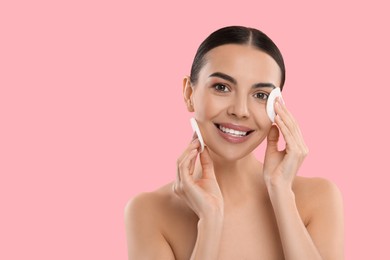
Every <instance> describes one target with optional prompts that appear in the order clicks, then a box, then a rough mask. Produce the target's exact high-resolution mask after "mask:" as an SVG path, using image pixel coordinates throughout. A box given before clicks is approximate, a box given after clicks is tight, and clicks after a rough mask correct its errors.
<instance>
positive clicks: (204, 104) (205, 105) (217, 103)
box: [194, 92, 228, 119]
mask: <svg viewBox="0 0 390 260" xmlns="http://www.w3.org/2000/svg"><path fill="white" fill-rule="evenodd" d="M227 104H228V100H227V99H226V98H221V97H216V96H213V95H211V94H209V93H204V92H198V93H196V94H195V95H194V109H195V114H196V117H197V118H198V119H204V118H210V117H213V116H215V115H217V114H219V113H221V112H223V111H225V110H226V108H227Z"/></svg>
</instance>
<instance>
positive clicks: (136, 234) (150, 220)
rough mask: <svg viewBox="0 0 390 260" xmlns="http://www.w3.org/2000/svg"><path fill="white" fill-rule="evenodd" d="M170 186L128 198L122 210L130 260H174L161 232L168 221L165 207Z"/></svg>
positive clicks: (169, 197) (168, 202) (167, 203)
mask: <svg viewBox="0 0 390 260" xmlns="http://www.w3.org/2000/svg"><path fill="white" fill-rule="evenodd" d="M169 186H171V185H169V184H168V185H165V186H164V187H162V188H160V189H158V190H156V191H153V192H143V193H140V194H138V195H136V196H135V197H133V198H131V199H130V200H129V201H128V203H127V204H126V206H125V225H126V237H127V247H128V255H129V259H158V258H159V257H161V256H162V257H163V258H162V259H174V257H173V252H172V249H171V247H170V245H169V243H168V242H167V240H166V237H165V235H164V232H163V225H164V221H165V220H166V219H167V218H168V217H169V216H168V215H167V214H165V213H166V212H167V209H166V207H167V205H169V204H170V200H171V199H172V195H170V194H172V192H169Z"/></svg>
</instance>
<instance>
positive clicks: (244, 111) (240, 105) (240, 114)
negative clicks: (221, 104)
mask: <svg viewBox="0 0 390 260" xmlns="http://www.w3.org/2000/svg"><path fill="white" fill-rule="evenodd" d="M228 114H229V115H230V116H234V117H236V118H239V119H245V118H248V117H249V107H248V98H247V97H244V96H241V97H240V96H237V97H236V98H235V99H234V100H233V102H232V103H231V105H230V106H229V108H228Z"/></svg>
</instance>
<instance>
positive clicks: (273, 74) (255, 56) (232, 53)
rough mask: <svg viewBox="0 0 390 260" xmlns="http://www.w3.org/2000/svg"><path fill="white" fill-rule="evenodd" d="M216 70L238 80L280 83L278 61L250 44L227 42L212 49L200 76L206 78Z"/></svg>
mask: <svg viewBox="0 0 390 260" xmlns="http://www.w3.org/2000/svg"><path fill="white" fill-rule="evenodd" d="M214 72H223V73H226V74H228V75H230V76H232V77H234V78H235V79H236V80H237V81H238V82H240V81H250V82H270V83H273V84H274V85H275V86H279V85H280V77H281V72H280V68H279V66H278V64H277V63H276V61H275V60H274V59H273V58H272V57H271V56H270V55H268V54H267V53H265V52H264V51H261V50H259V49H256V48H254V47H253V46H250V45H238V44H226V45H221V46H218V47H216V48H214V49H212V50H210V51H209V52H208V53H207V54H206V55H205V64H204V66H203V68H202V70H201V71H200V75H199V76H200V78H203V79H206V78H207V77H208V76H209V75H210V74H212V73H214Z"/></svg>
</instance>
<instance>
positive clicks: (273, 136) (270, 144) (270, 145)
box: [266, 125, 279, 154]
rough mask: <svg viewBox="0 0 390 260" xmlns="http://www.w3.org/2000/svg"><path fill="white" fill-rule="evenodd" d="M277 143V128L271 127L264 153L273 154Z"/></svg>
mask: <svg viewBox="0 0 390 260" xmlns="http://www.w3.org/2000/svg"><path fill="white" fill-rule="evenodd" d="M278 142H279V130H278V127H277V126H275V125H273V126H271V129H270V131H269V133H268V136H267V148H266V153H267V154H268V153H273V152H277V151H278Z"/></svg>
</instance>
